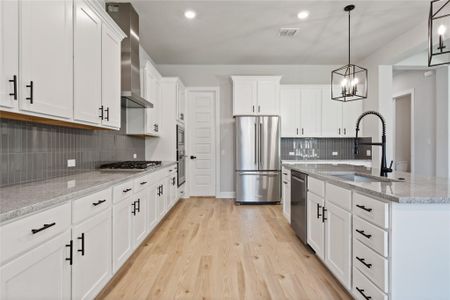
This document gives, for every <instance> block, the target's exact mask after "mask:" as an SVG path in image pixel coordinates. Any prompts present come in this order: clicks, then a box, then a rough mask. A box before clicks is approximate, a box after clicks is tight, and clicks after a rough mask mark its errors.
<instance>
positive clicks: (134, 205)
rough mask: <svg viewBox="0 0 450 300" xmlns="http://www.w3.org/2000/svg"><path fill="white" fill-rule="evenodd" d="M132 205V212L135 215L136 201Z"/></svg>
mask: <svg viewBox="0 0 450 300" xmlns="http://www.w3.org/2000/svg"><path fill="white" fill-rule="evenodd" d="M131 205H132V206H133V211H132V212H131V213H132V214H133V216H135V215H136V201H134V202H133V203H131Z"/></svg>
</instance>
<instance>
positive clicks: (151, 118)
mask: <svg viewBox="0 0 450 300" xmlns="http://www.w3.org/2000/svg"><path fill="white" fill-rule="evenodd" d="M156 72H157V71H156V69H155V68H154V67H153V66H152V65H151V63H150V62H149V61H148V62H147V63H146V65H145V68H144V84H143V86H144V98H145V99H147V100H149V101H150V102H151V103H153V107H152V108H147V109H146V120H145V122H146V125H145V126H146V129H145V130H146V133H147V134H151V135H158V134H159V132H160V125H159V123H160V94H161V89H160V82H159V77H158V75H157V74H156Z"/></svg>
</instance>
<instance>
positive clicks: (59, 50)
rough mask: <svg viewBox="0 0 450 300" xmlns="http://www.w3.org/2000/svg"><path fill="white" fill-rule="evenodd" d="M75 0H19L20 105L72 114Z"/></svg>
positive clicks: (65, 115)
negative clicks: (73, 0)
mask: <svg viewBox="0 0 450 300" xmlns="http://www.w3.org/2000/svg"><path fill="white" fill-rule="evenodd" d="M72 12H73V2H72V1H21V2H20V27H19V28H20V34H19V36H20V45H21V47H20V52H19V53H20V54H19V56H20V80H19V82H20V84H19V86H20V95H21V100H22V101H20V108H21V109H22V110H26V111H30V112H35V113H39V114H45V115H51V116H56V117H60V118H67V119H70V118H72V115H73V84H72V83H73V34H72V33H73V13H72Z"/></svg>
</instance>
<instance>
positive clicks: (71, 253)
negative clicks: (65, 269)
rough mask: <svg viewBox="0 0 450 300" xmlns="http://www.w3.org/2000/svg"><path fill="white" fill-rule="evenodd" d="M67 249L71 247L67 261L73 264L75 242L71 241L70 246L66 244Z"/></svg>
mask: <svg viewBox="0 0 450 300" xmlns="http://www.w3.org/2000/svg"><path fill="white" fill-rule="evenodd" d="M66 247H69V251H70V252H69V253H70V254H69V257H66V260H67V261H69V264H70V265H72V264H73V240H70V242H69V244H66Z"/></svg>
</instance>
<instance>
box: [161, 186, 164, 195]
mask: <svg viewBox="0 0 450 300" xmlns="http://www.w3.org/2000/svg"><path fill="white" fill-rule="evenodd" d="M161 195H164V186H163V185H161Z"/></svg>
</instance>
